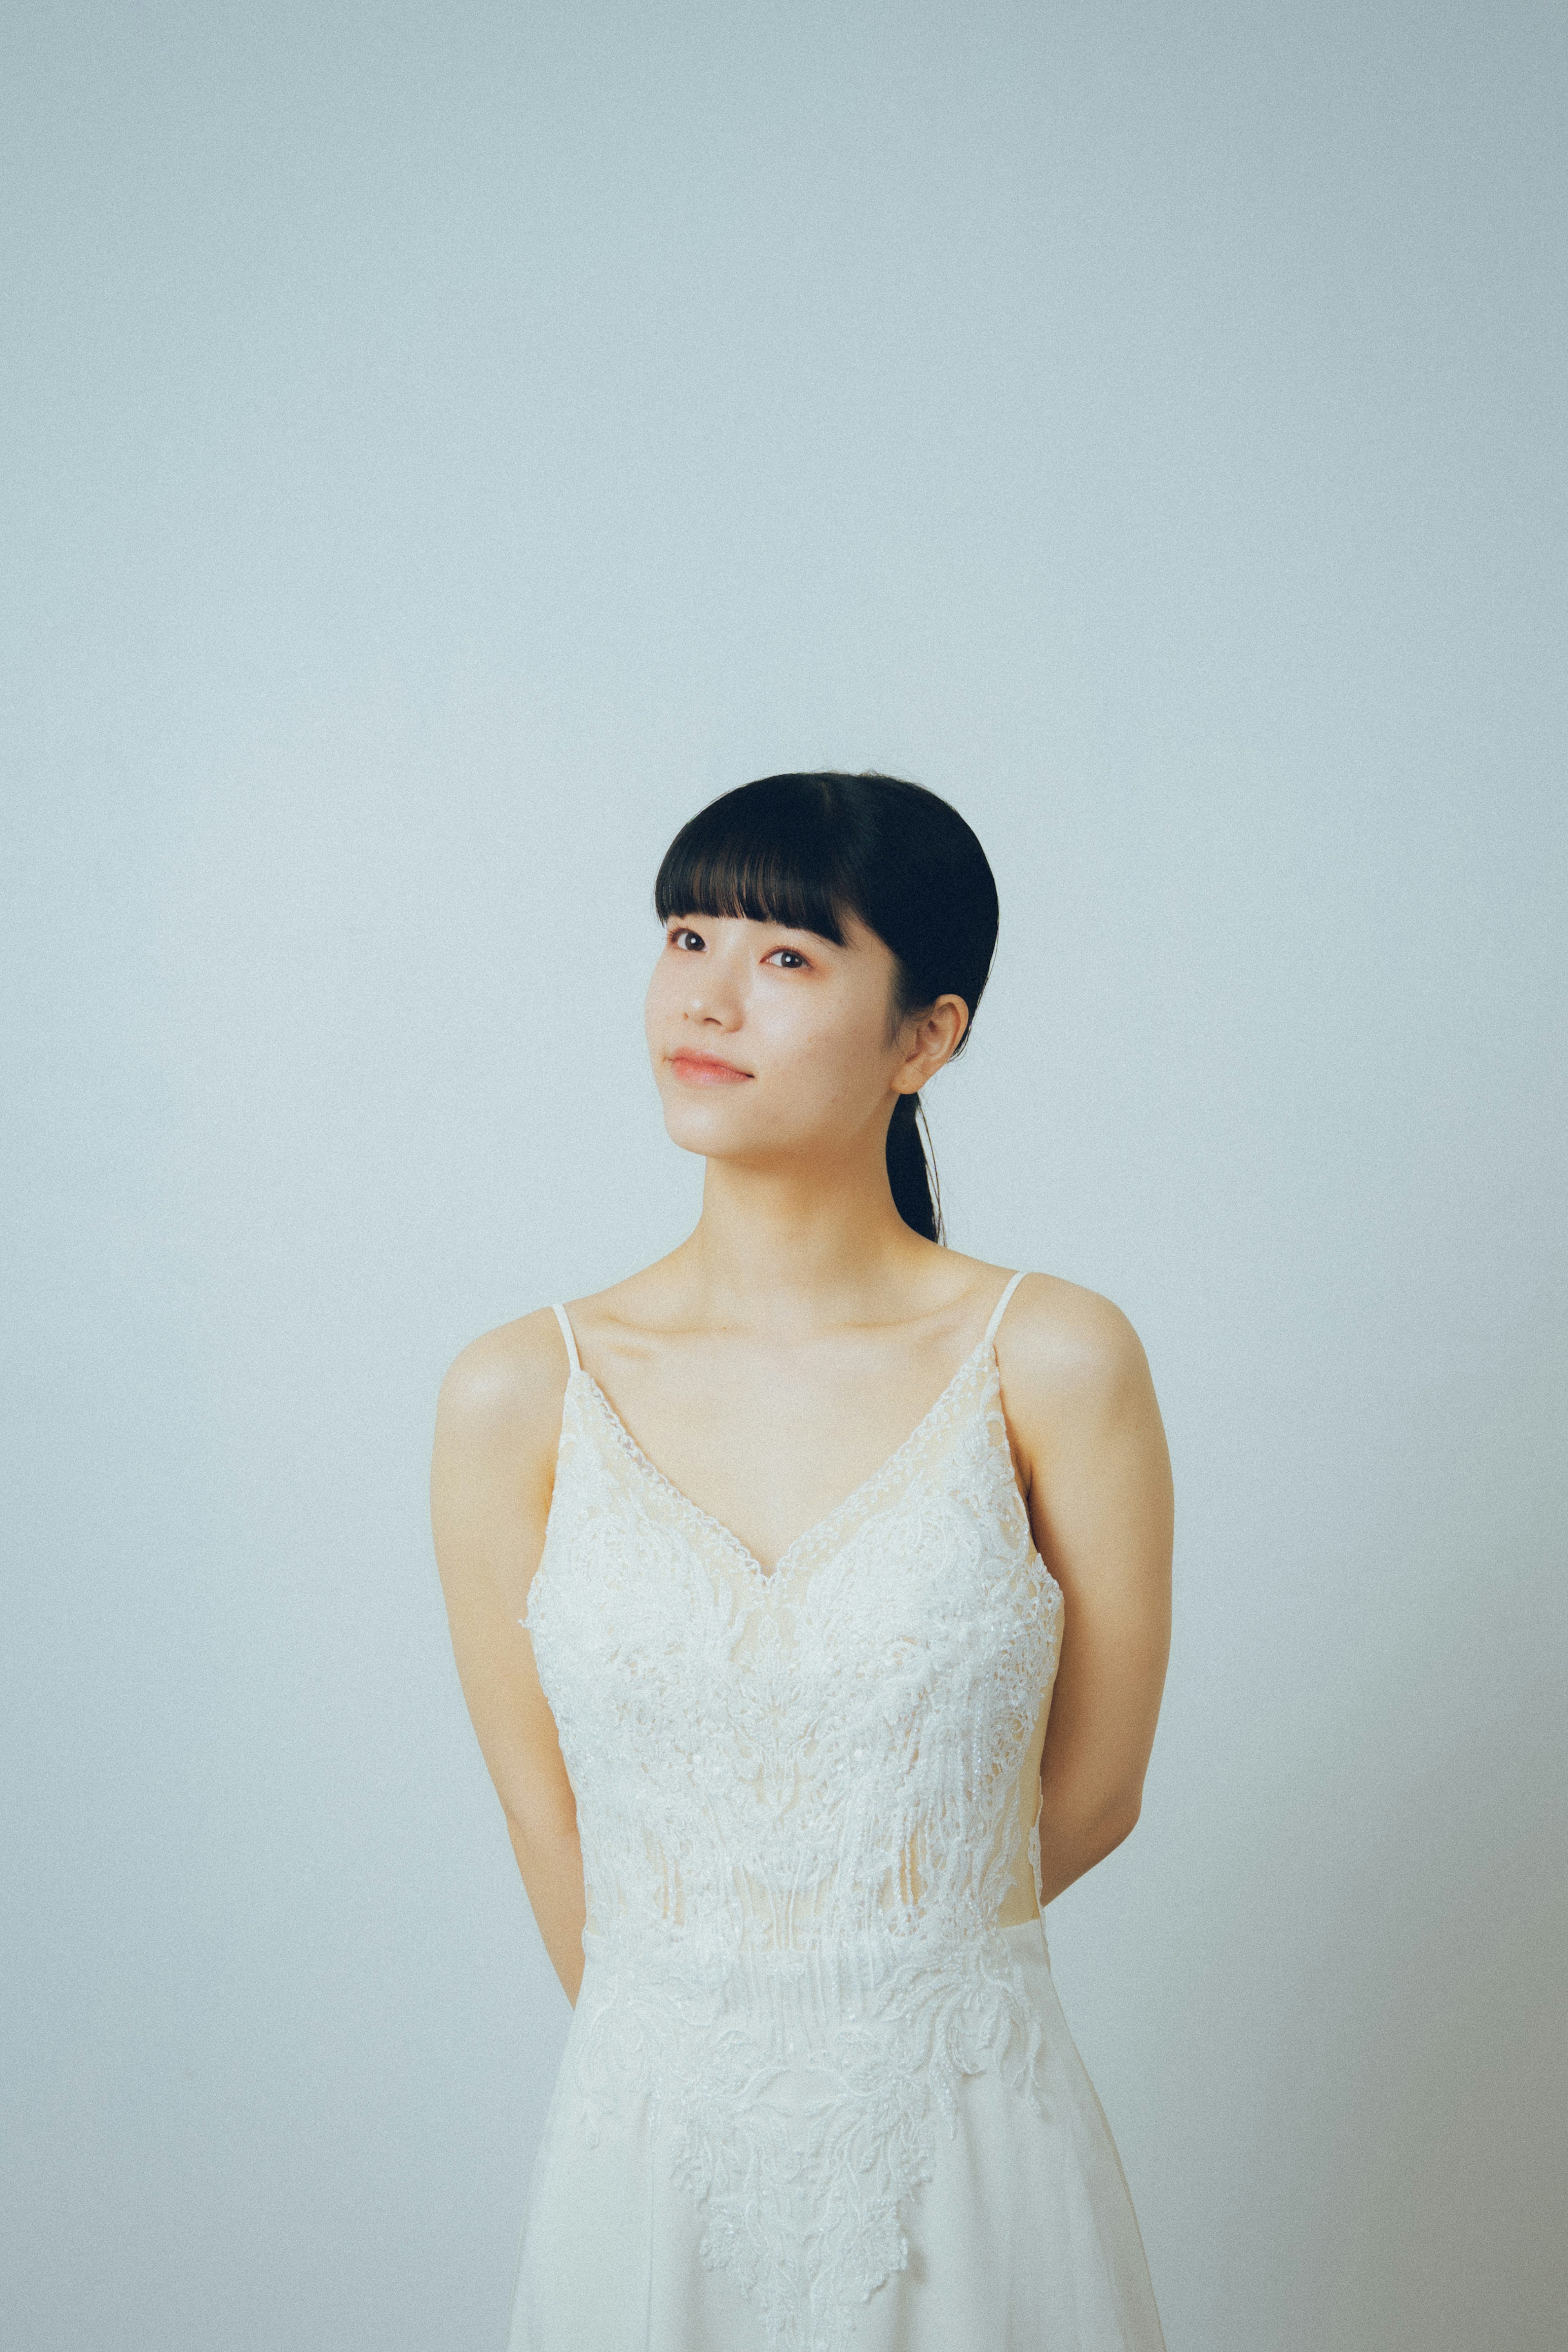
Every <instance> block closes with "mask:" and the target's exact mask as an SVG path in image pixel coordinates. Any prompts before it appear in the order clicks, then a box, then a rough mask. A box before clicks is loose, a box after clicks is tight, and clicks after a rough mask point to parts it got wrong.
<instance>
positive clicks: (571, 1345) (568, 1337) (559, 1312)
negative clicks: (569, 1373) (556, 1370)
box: [555, 1307, 582, 1372]
mask: <svg viewBox="0 0 1568 2352" xmlns="http://www.w3.org/2000/svg"><path fill="white" fill-rule="evenodd" d="M555 1319H556V1321H557V1322H558V1323H559V1325H560V1336H561V1338H562V1339H564V1340H565V1341H566V1352H567V1354H568V1356H570V1359H571V1369H572V1370H573V1371H574V1372H580V1371H581V1370H582V1366H581V1364H580V1361H579V1360H578V1353H577V1341H576V1339H574V1338H573V1337H572V1329H571V1325H570V1323H569V1322H568V1321H567V1319H566V1309H565V1307H557V1308H556V1310H555Z"/></svg>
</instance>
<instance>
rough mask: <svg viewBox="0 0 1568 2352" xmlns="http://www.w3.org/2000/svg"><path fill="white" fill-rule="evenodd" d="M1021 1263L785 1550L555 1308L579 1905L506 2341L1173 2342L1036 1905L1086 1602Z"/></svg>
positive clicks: (951, 2351)
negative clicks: (1055, 1691)
mask: <svg viewBox="0 0 1568 2352" xmlns="http://www.w3.org/2000/svg"><path fill="white" fill-rule="evenodd" d="M1018 1281H1019V1276H1018V1275H1014V1276H1013V1277H1012V1280H1011V1281H1010V1282H1009V1284H1008V1286H1007V1288H1006V1289H1005V1290H1004V1291H1003V1293H1002V1296H1001V1297H1000V1298H999V1299H998V1302H997V1307H996V1310H995V1312H994V1314H993V1315H992V1317H991V1319H990V1323H989V1326H988V1328H987V1331H986V1334H985V1337H984V1338H983V1339H982V1340H981V1341H980V1343H979V1345H978V1346H977V1348H976V1349H975V1350H974V1352H973V1353H972V1354H971V1355H970V1356H969V1357H967V1359H966V1360H965V1362H964V1363H963V1364H962V1365H961V1366H960V1367H959V1369H958V1370H957V1371H956V1373H955V1374H954V1376H953V1379H952V1380H951V1381H950V1382H949V1383H948V1385H947V1387H946V1390H945V1391H943V1393H942V1395H941V1396H940V1397H939V1398H938V1400H937V1402H936V1403H935V1404H934V1405H933V1406H932V1408H931V1410H930V1412H927V1413H926V1414H925V1418H924V1419H923V1420H922V1421H921V1423H920V1424H919V1426H918V1427H917V1428H916V1429H915V1431H914V1432H913V1433H911V1435H910V1436H909V1437H908V1438H907V1439H906V1440H905V1442H904V1444H903V1445H901V1446H900V1447H899V1448H898V1450H897V1452H896V1453H895V1454H893V1455H892V1456H891V1457H890V1458H889V1459H888V1460H887V1461H886V1462H885V1463H884V1464H883V1466H882V1468H881V1469H880V1470H878V1471H877V1472H875V1473H874V1474H873V1476H872V1477H871V1478H869V1479H867V1480H866V1481H865V1482H864V1483H863V1484H862V1486H859V1487H857V1488H856V1490H855V1492H854V1493H853V1494H852V1495H850V1496H848V1497H847V1498H846V1499H845V1500H844V1501H843V1502H842V1503H841V1504H840V1505H839V1506H838V1507H836V1508H835V1509H834V1510H832V1511H830V1512H829V1513H828V1515H827V1517H825V1518H823V1519H821V1520H819V1521H818V1522H817V1524H816V1525H815V1526H814V1527H812V1528H808V1530H807V1531H806V1533H805V1534H804V1535H802V1536H801V1537H800V1538H798V1539H797V1540H796V1541H795V1542H794V1543H792V1544H791V1545H790V1546H789V1549H788V1550H787V1551H786V1552H785V1553H784V1555H783V1557H782V1558H781V1559H779V1561H778V1562H777V1564H776V1565H775V1566H774V1568H773V1569H771V1570H765V1569H764V1568H763V1567H762V1566H761V1564H760V1562H758V1560H757V1559H754V1558H753V1556H752V1554H751V1553H750V1552H749V1551H748V1550H747V1548H746V1546H745V1545H744V1544H743V1543H741V1541H740V1539H739V1538H738V1537H737V1536H735V1535H733V1534H732V1533H731V1532H730V1530H729V1529H728V1528H726V1527H724V1526H722V1525H721V1524H720V1522H719V1521H718V1520H716V1518H714V1517H712V1516H711V1515H710V1514H709V1513H707V1512H706V1511H704V1510H702V1509H700V1508H699V1507H697V1506H696V1505H695V1503H693V1502H691V1501H690V1500H689V1499H688V1498H687V1497H686V1496H684V1495H683V1494H681V1493H680V1491H679V1490H678V1489H677V1488H676V1487H675V1486H672V1484H671V1483H670V1481H669V1480H668V1479H667V1478H666V1477H664V1475H663V1473H662V1472H660V1471H659V1470H657V1469H656V1468H655V1467H654V1465H653V1463H651V1462H650V1461H649V1460H648V1458H647V1456H646V1455H645V1454H643V1452H642V1450H641V1448H640V1447H639V1446H638V1445H637V1444H636V1443H635V1441H634V1440H633V1439H632V1436H631V1434H630V1433H629V1432H628V1431H627V1429H626V1428H625V1427H624V1426H623V1424H622V1422H621V1421H620V1419H619V1417H618V1416H617V1414H616V1413H615V1412H614V1409H613V1408H612V1405H611V1403H610V1402H609V1399H608V1398H607V1397H606V1396H605V1395H604V1393H603V1391H602V1390H601V1389H600V1388H599V1386H598V1385H597V1383H596V1382H595V1381H593V1379H592V1378H591V1375H590V1374H589V1373H587V1372H586V1371H584V1370H583V1369H582V1367H581V1365H580V1362H579V1360H578V1354H577V1348H576V1343H575V1340H574V1339H573V1336H572V1331H571V1327H570V1323H569V1321H568V1319H567V1317H566V1313H565V1310H564V1309H563V1308H561V1307H557V1308H556V1313H557V1315H558V1316H559V1318H560V1324H561V1329H562V1332H563V1334H564V1336H565V1339H566V1343H567V1349H568V1352H569V1355H570V1363H571V1370H570V1377H569V1379H568V1382H567V1391H566V1401H565V1406H564V1412H563V1419H562V1426H561V1433H560V1448H559V1459H558V1464H557V1470H556V1483H555V1492H554V1496H553V1497H552V1500H551V1503H550V1509H549V1527H548V1531H547V1535H546V1540H545V1546H544V1551H543V1555H542V1557H541V1559H540V1561H539V1565H538V1570H537V1571H536V1573H535V1576H534V1580H533V1582H532V1585H531V1587H530V1589H529V1592H528V1613H527V1615H526V1617H525V1618H524V1620H523V1622H524V1624H525V1625H526V1626H527V1628H528V1633H529V1635H530V1636H531V1638H532V1642H533V1645H534V1653H535V1656H536V1659H537V1661H538V1671H539V1675H540V1679H541V1682H542V1684H543V1686H544V1690H545V1693H546V1696H547V1697H548V1698H549V1704H550V1706H551V1708H552V1710H553V1712H554V1715H555V1718H556V1723H557V1725H558V1727H559V1734H560V1745H561V1753H562V1755H563V1757H564V1759H565V1762H566V1767H567V1770H568V1772H569V1774H570V1780H571V1785H572V1788H573V1790H574V1791H575V1793H576V1798H577V1817H578V1827H579V1831H580V1836H581V1841H582V1860H583V1874H584V1879H585V1882H586V1886H587V1895H588V1925H587V1928H586V1930H585V1933H584V1936H583V1948H584V1953H585V1966H584V1970H583V1978H582V1989H581V1992H580V1996H579V1999H578V2002H577V2007H576V2010H575V2011H574V2013H573V2016H572V2021H571V2027H570V2032H569V2034H568V2037H567V2045H566V2052H565V2055H564V2057H563V2059H562V2063H561V2069H560V2074H559V2079H558V2081H557V2084H556V2087H555V2092H554V2095H553V2098H552V2100H551V2103H550V2106H549V2114H548V2116H547V2118H546V2122H545V2127H544V2133H543V2137H542V2139H541V2142H540V2145H539V2148H538V2156H537V2158H536V2160H535V2165H534V2169H533V2174H532V2178H531V2181H530V2184H529V2189H528V2202H527V2209H526V2211H525V2215H524V2220H523V2229H522V2238H521V2245H520V2250H519V2255H518V2262H517V2282H516V2292H515V2296H514V2303H513V2314H512V2327H511V2339H510V2352H1163V2339H1162V2336H1161V2334H1160V2325H1159V2320H1158V2317H1157V2315H1156V2313H1155V2302H1154V2296H1153V2293H1152V2291H1151V2288H1150V2284H1149V2275H1148V2270H1147V2266H1146V2264H1145V2259H1144V2250H1143V2246H1142V2242H1141V2241H1140V2238H1139V2234H1138V2225H1137V2222H1136V2221H1135V2219H1134V2212H1133V2206H1132V2201H1131V2199H1130V2198H1129V2196H1128V2192H1127V2187H1126V2182H1125V2180H1124V2176H1123V2173H1122V2168H1121V2165H1120V2162H1119V2160H1118V2158H1117V2155H1116V2151H1115V2147H1114V2146H1113V2142H1112V2138H1111V2134H1110V2130H1109V2127H1108V2126H1107V2124H1106V2121H1105V2117H1104V2115H1103V2111H1102V2109H1101V2106H1100V2104H1099V2101H1098V2099H1097V2098H1096V2096H1095V2094H1094V2091H1093V2088H1092V2084H1091V2083H1090V2081H1089V2077H1088V2075H1087V2074H1085V2072H1084V2069H1083V2065H1082V2061H1081V2059H1080V2058H1079V2055H1078V2053H1077V2051H1076V2050H1075V2048H1074V2047H1073V2043H1072V2041H1071V2036H1070V2034H1069V2032H1068V2030H1067V2026H1066V2023H1065V2021H1064V2020H1063V2017H1062V2014H1061V2008H1060V2007H1059V2005H1058V2002H1057V1998H1056V1992H1055V1988H1054V1986H1053V1984H1052V1982H1051V1966H1050V1960H1049V1957H1048V1954H1047V1949H1046V1941H1045V1933H1044V1928H1043V1927H1042V1925H1041V1922H1040V1916H1039V1913H1038V1906H1036V1905H1035V1903H1034V1899H1033V1896H1034V1891H1035V1890H1037V1889H1038V1886H1039V1846H1038V1832H1037V1828H1036V1822H1035V1815H1036V1811H1037V1806H1038V1786H1037V1784H1034V1776H1033V1774H1032V1772H1031V1771H1030V1770H1029V1769H1028V1767H1029V1759H1030V1748H1031V1743H1032V1738H1033V1735H1034V1733H1035V1732H1036V1730H1037V1729H1038V1727H1039V1724H1040V1716H1041V1712H1042V1709H1043V1708H1044V1707H1045V1706H1047V1705H1048V1704H1049V1699H1050V1693H1051V1685H1052V1682H1053V1679H1054V1676H1055V1673H1056V1664H1057V1659H1058V1656H1059V1654H1060V1652H1061V1622H1062V1597H1061V1590H1060V1588H1059V1587H1058V1585H1057V1584H1056V1582H1055V1580H1054V1579H1053V1578H1052V1577H1051V1573H1050V1571H1049V1570H1048V1569H1047V1568H1046V1566H1045V1564H1044V1562H1043V1561H1042V1559H1040V1554H1039V1552H1038V1551H1037V1550H1036V1549H1035V1547H1034V1544H1033V1541H1032V1538H1031V1537H1030V1526H1029V1517H1028V1513H1027V1511H1026V1509H1025V1507H1024V1503H1023V1498H1022V1496H1020V1494H1019V1487H1018V1482H1017V1479H1016V1476H1015V1475H1014V1471H1013V1465H1012V1457H1011V1454H1010V1451H1009V1444H1008V1436H1007V1428H1006V1423H1005V1421H1004V1419H1003V1414H1002V1409H1001V1391H1000V1379H999V1374H998V1365H997V1358H996V1350H995V1347H994V1345H993V1342H994V1340H995V1337H996V1331H997V1326H998V1323H999V1321H1000V1319H1001V1316H1002V1311H1003V1309H1004V1308H1005V1307H1006V1305H1007V1302H1008V1300H1009V1297H1011V1295H1012V1291H1013V1287H1014V1285H1015V1284H1016V1283H1017V1282H1018ZM1026 1780H1027V1781H1028V1782H1029V1783H1030V1784H1031V1785H1029V1786H1026V1785H1025V1782H1026ZM1009 1896H1010V1897H1011V1898H1012V1900H1011V1903H1010V1905H1009ZM1020 1898H1021V1900H1023V1901H1025V1902H1027V1904H1028V1906H1029V1909H1030V1912H1031V1913H1032V1916H1029V1917H1028V1919H1027V1921H1026V1923H1025V1924H1023V1925H1012V1926H1001V1925H999V1924H998V1917H999V1915H1000V1914H1001V1913H1002V1912H1003V1911H1004V1910H1005V1909H1009V1908H1010V1909H1011V1911H1012V1913H1013V1915H1014V1916H1017V1915H1018V1912H1019V1907H1020Z"/></svg>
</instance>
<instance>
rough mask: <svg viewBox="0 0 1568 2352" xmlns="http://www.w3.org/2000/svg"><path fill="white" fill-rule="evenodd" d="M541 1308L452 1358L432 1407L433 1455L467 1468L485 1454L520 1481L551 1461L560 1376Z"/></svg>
mask: <svg viewBox="0 0 1568 2352" xmlns="http://www.w3.org/2000/svg"><path fill="white" fill-rule="evenodd" d="M568 1369H569V1366H568V1360H567V1352H566V1342H565V1340H564V1339H563V1338H562V1336H561V1330H560V1326H559V1323H558V1322H557V1321H556V1318H555V1316H554V1314H553V1312H552V1311H551V1309H550V1308H549V1307H537V1308H536V1309H535V1310H534V1311H533V1313H532V1314H529V1315H520V1316H518V1317H517V1319H516V1320H515V1321H513V1322H510V1323H502V1324H498V1325H497V1328H495V1329H494V1330H493V1331H486V1332H483V1333H481V1335H480V1337H479V1338H478V1339H471V1340H470V1341H469V1343H468V1345H467V1346H466V1347H465V1348H464V1349H461V1350H460V1351H459V1353H458V1354H457V1355H456V1356H455V1357H454V1359H453V1360H452V1362H451V1363H450V1364H449V1365H448V1367H447V1370H446V1373H445V1377H444V1379H443V1381H442V1383H441V1390H440V1394H439V1397H438V1399H437V1402H436V1444H437V1447H438V1448H439V1449H444V1450H445V1451H446V1452H448V1453H451V1454H456V1455H459V1456H461V1457H463V1458H465V1459H466V1460H468V1461H469V1462H476V1461H479V1460H482V1459H484V1458H486V1457H487V1456H489V1455H491V1454H499V1455H500V1456H502V1457H503V1458H504V1459H506V1460H507V1461H509V1462H511V1463H512V1464H514V1465H516V1466H517V1467H518V1468H520V1469H522V1470H523V1471H524V1473H525V1475H526V1474H527V1473H528V1471H529V1470H531V1469H537V1468H538V1466H539V1465H548V1464H549V1460H550V1459H551V1458H553V1454H554V1451H555V1446H556V1443H557V1440H558V1439H559V1433H560V1416H561V1401H562V1398H563V1397H564V1395H565V1392H566V1381H567V1372H568Z"/></svg>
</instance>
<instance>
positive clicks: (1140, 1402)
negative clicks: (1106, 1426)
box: [997, 1274, 1157, 1448]
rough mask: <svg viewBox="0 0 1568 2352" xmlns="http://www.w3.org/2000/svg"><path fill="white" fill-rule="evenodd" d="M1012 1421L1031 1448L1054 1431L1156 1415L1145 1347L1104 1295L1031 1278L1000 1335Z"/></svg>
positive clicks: (1047, 1277) (1049, 1278)
mask: <svg viewBox="0 0 1568 2352" xmlns="http://www.w3.org/2000/svg"><path fill="white" fill-rule="evenodd" d="M997 1360H998V1366H999V1367H1000V1370H1001V1376H1002V1384H1003V1389H1004V1392H1005V1394H1006V1399H1007V1407H1008V1414H1009V1419H1010V1420H1011V1421H1013V1422H1014V1423H1015V1424H1016V1425H1017V1426H1018V1428H1019V1433H1020V1434H1021V1435H1022V1436H1023V1437H1024V1438H1025V1440H1026V1443H1028V1444H1030V1446H1031V1448H1032V1447H1033V1446H1034V1445H1036V1444H1049V1441H1050V1439H1051V1435H1052V1433H1054V1432H1058V1431H1060V1430H1061V1429H1063V1428H1064V1427H1066V1426H1068V1425H1082V1423H1084V1422H1085V1421H1086V1420H1087V1421H1089V1422H1095V1421H1099V1420H1102V1419H1103V1418H1105V1417H1120V1416H1122V1415H1124V1414H1125V1413H1127V1412H1134V1413H1138V1414H1145V1413H1147V1412H1157V1407H1155V1397H1154V1383H1153V1381H1152V1378H1151V1376H1150V1372H1149V1364H1148V1358H1147V1357H1146V1355H1145V1351H1144V1344H1143V1341H1142V1340H1141V1339H1139V1337H1138V1334H1137V1332H1136V1331H1135V1330H1134V1328H1133V1325H1132V1323H1131V1322H1130V1321H1129V1319H1128V1318H1127V1317H1126V1316H1125V1315H1124V1313H1123V1311H1122V1309H1121V1308H1120V1307H1118V1306H1117V1305H1116V1304H1115V1302H1114V1300H1113V1299H1110V1298H1107V1297H1104V1296H1103V1294H1102V1293H1101V1292H1100V1291H1098V1290H1088V1289H1085V1288H1084V1286H1082V1284H1081V1283H1076V1282H1067V1281H1065V1280H1063V1279H1062V1277H1061V1276H1060V1275H1053V1274H1026V1275H1025V1276H1024V1278H1023V1280H1022V1281H1021V1282H1020V1283H1019V1286H1018V1289H1017V1291H1016V1292H1015V1293H1014V1295H1013V1297H1012V1298H1011V1299H1010V1300H1009V1305H1008V1309H1007V1312H1006V1314H1005V1315H1004V1316H1003V1318H1002V1321H1001V1325H1000V1328H998V1333H997Z"/></svg>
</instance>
